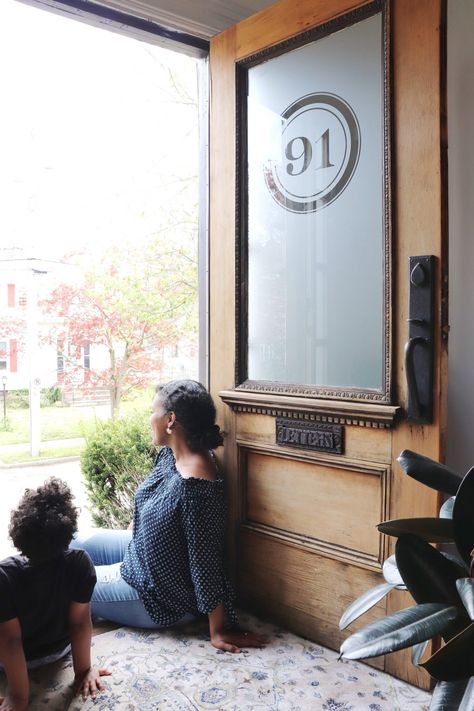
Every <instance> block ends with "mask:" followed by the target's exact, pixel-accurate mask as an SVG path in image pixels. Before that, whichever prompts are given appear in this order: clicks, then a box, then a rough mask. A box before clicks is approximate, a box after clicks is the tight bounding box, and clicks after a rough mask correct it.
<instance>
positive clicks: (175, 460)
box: [72, 380, 264, 652]
mask: <svg viewBox="0 0 474 711" xmlns="http://www.w3.org/2000/svg"><path fill="white" fill-rule="evenodd" d="M215 417H216V410H215V407H214V403H213V401H212V398H211V396H210V395H209V393H208V392H207V390H206V389H205V388H204V386H202V385H201V384H200V383H197V382H195V381H193V380H176V381H173V382H171V383H168V384H167V385H165V386H163V387H162V388H160V389H158V391H157V394H156V396H155V398H154V400H153V404H152V415H151V418H150V423H151V429H152V434H153V443H154V444H155V445H157V446H158V445H161V446H162V449H161V451H160V452H159V454H158V457H157V459H156V461H155V465H154V467H153V470H152V472H151V473H150V475H149V476H148V478H147V479H146V480H145V481H144V482H143V483H142V484H141V486H140V487H139V488H138V489H137V492H136V495H135V510H134V517H133V529H132V530H112V529H95V530H93V531H92V532H90V533H88V534H85V535H81V534H79V536H77V538H75V540H74V541H73V543H72V545H73V546H74V547H77V548H84V549H85V550H87V551H88V552H89V554H90V556H91V558H92V560H93V562H94V564H95V566H96V573H97V585H96V587H95V590H94V593H93V596H92V614H93V615H97V616H98V617H102V618H104V619H107V620H111V621H114V622H118V623H120V624H123V625H128V626H135V627H147V628H150V629H157V628H160V627H166V626H169V625H174V624H181V623H183V622H187V621H190V620H192V619H194V618H195V617H196V616H197V615H198V614H206V615H207V616H208V618H209V631H210V638H211V643H212V644H213V646H214V647H216V648H217V649H221V650H224V651H227V652H239V651H240V649H241V647H256V646H258V647H260V646H262V645H263V644H264V639H263V638H262V637H260V636H259V635H254V634H251V633H248V632H243V631H241V630H239V629H238V627H237V625H236V619H235V613H234V610H233V607H232V599H231V598H232V592H231V589H230V585H229V583H228V581H227V578H226V576H225V573H224V569H223V554H224V542H225V498H224V482H223V480H222V479H221V478H220V477H219V473H218V471H217V468H216V463H215V460H214V456H213V454H212V450H214V449H215V448H216V447H218V446H220V445H221V444H222V441H223V440H222V433H221V432H220V430H219V427H218V426H217V425H216V424H215Z"/></svg>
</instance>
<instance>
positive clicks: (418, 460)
mask: <svg viewBox="0 0 474 711" xmlns="http://www.w3.org/2000/svg"><path fill="white" fill-rule="evenodd" d="M398 461H399V462H400V466H401V468H402V469H404V470H405V471H406V473H407V474H408V475H409V476H411V477H413V479H416V480H417V481H419V482H421V483H422V484H425V485H426V486H429V487H431V488H432V489H436V490H437V491H444V492H445V493H446V494H450V495H451V496H453V495H455V494H456V492H457V490H458V487H459V485H460V483H461V480H462V476H461V474H458V472H456V471H454V469H450V468H449V467H447V466H445V465H444V464H440V463H439V462H435V460H434V459H430V458H429V457H425V456H423V455H422V454H417V453H416V452H412V451H411V450H410V449H404V450H403V452H401V453H400V455H399V457H398Z"/></svg>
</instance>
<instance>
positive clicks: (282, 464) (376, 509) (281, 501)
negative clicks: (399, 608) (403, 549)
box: [245, 452, 384, 558]
mask: <svg viewBox="0 0 474 711" xmlns="http://www.w3.org/2000/svg"><path fill="white" fill-rule="evenodd" d="M245 468H246V511H245V513H246V520H247V521H253V522H255V523H260V524H263V525H266V526H274V527H275V528H278V529H281V530H282V531H288V532H290V533H297V534H300V535H303V536H307V537H308V538H313V539H317V540H320V541H325V542H328V543H333V544H335V545H338V546H341V547H346V548H349V549H351V550H354V551H360V552H363V553H367V554H369V555H372V556H373V557H374V558H377V557H378V555H379V542H380V534H379V533H378V531H377V529H376V525H377V524H378V523H379V521H380V520H381V519H383V518H384V511H383V508H384V497H383V492H382V486H383V476H382V473H381V472H380V471H373V472H372V474H370V473H368V472H360V471H354V470H352V471H351V470H348V469H335V468H332V467H328V466H324V465H321V464H319V465H316V464H310V463H307V462H301V461H295V460H292V459H282V458H279V457H277V456H272V455H270V454H260V453H257V452H248V453H247V457H246V462H245ZM362 521H363V525H361V522H362Z"/></svg>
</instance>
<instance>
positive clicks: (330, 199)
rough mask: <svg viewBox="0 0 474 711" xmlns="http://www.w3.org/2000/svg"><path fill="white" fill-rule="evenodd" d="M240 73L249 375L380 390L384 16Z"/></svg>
mask: <svg viewBox="0 0 474 711" xmlns="http://www.w3.org/2000/svg"><path fill="white" fill-rule="evenodd" d="M247 76H248V100H247V117H248V123H247V126H248V129H247V138H248V324H247V325H248V353H247V364H248V378H249V379H250V380H270V381H275V382H283V383H295V384H307V385H315V386H329V387H338V388H339V387H342V388H345V387H351V388H356V389H373V390H381V388H382V385H383V353H384V343H383V333H384V329H383V312H384V280H383V271H384V220H383V215H384V206H383V200H384V177H383V176H384V166H383V149H384V131H383V117H384V110H383V96H384V94H383V57H382V16H381V14H377V15H374V16H372V17H370V18H368V19H365V20H362V21H361V22H358V23H357V24H355V25H352V26H350V27H347V28H345V29H343V30H341V31H339V32H335V33H334V34H332V35H329V36H327V37H324V38H321V39H318V40H316V41H314V42H310V43H309V44H307V45H305V46H303V47H300V48H298V49H294V50H292V51H289V52H286V53H285V54H282V55H280V56H278V57H275V58H272V59H269V60H267V61H265V62H262V63H261V64H258V65H256V66H253V67H251V68H250V69H249V70H248V75H247Z"/></svg>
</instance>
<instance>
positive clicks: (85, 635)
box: [0, 602, 111, 711]
mask: <svg viewBox="0 0 474 711" xmlns="http://www.w3.org/2000/svg"><path fill="white" fill-rule="evenodd" d="M68 621H69V634H70V637H71V650H72V664H73V667H74V687H75V692H76V694H82V698H83V699H86V698H87V697H88V696H89V695H90V696H91V697H92V698H93V699H95V697H96V695H97V691H104V688H105V687H104V685H103V684H102V682H101V681H100V677H101V676H105V675H109V674H111V672H109V671H108V670H107V669H97V668H96V667H92V666H91V638H92V621H91V613H90V603H88V602H71V604H70V607H69V620H68ZM0 711H1V710H0Z"/></svg>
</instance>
